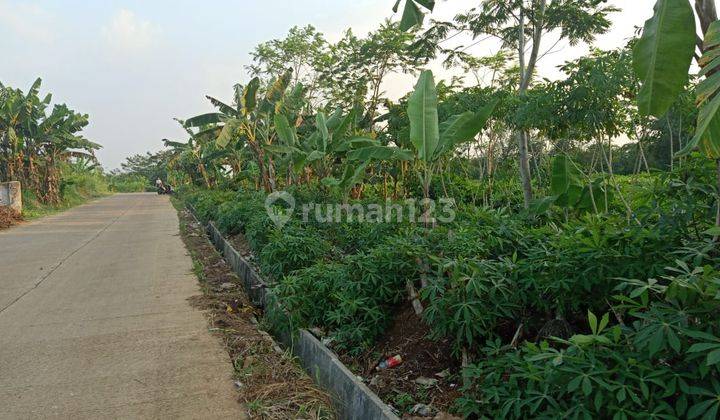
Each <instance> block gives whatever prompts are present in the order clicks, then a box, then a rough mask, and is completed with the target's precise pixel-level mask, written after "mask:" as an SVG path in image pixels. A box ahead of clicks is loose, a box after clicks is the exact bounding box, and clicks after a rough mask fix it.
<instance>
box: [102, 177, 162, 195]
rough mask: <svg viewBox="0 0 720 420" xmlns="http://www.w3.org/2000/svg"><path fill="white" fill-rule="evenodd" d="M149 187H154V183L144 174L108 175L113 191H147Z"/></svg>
mask: <svg viewBox="0 0 720 420" xmlns="http://www.w3.org/2000/svg"><path fill="white" fill-rule="evenodd" d="M149 188H152V184H151V183H150V181H148V179H147V178H145V177H144V176H142V175H137V174H111V175H109V176H108V189H109V190H110V191H112V192H119V193H131V192H145V191H147V190H148V189H149Z"/></svg>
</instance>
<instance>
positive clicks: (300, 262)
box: [260, 225, 332, 279]
mask: <svg viewBox="0 0 720 420" xmlns="http://www.w3.org/2000/svg"><path fill="white" fill-rule="evenodd" d="M331 250H332V246H331V245H330V243H329V242H328V241H326V240H325V239H324V238H323V237H322V236H321V235H320V233H319V232H317V231H314V230H310V229H304V228H302V227H298V226H296V225H287V226H285V227H284V228H283V229H282V230H281V229H274V230H272V232H271V233H270V234H269V235H268V242H267V244H265V245H264V246H263V247H262V251H261V252H260V265H261V267H262V270H263V273H265V274H267V275H269V276H270V277H271V278H274V279H277V278H280V277H281V276H282V275H286V274H289V273H291V272H292V271H295V270H299V269H302V268H306V267H309V266H311V265H313V264H314V263H316V262H318V261H321V260H324V259H325V258H327V257H329V255H330V253H331Z"/></svg>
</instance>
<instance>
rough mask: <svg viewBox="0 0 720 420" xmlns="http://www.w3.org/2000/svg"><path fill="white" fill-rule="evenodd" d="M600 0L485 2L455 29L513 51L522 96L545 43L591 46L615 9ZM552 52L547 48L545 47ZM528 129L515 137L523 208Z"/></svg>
mask: <svg viewBox="0 0 720 420" xmlns="http://www.w3.org/2000/svg"><path fill="white" fill-rule="evenodd" d="M603 3H604V2H602V1H600V0H551V1H549V2H548V1H547V0H485V1H483V2H482V3H481V5H480V6H479V7H477V8H476V9H473V10H471V11H469V12H467V13H464V14H460V15H458V16H457V17H456V20H457V23H458V28H459V29H461V30H467V31H470V32H472V34H473V36H475V37H479V36H492V37H496V38H498V39H499V40H501V42H502V43H503V46H504V47H506V48H508V49H510V50H512V51H514V52H515V55H516V58H517V61H518V64H519V75H520V77H519V79H518V81H517V86H516V88H517V93H518V95H520V96H524V95H526V94H527V92H528V89H529V88H530V86H531V84H532V82H533V80H534V78H535V75H536V69H537V64H538V61H540V60H541V59H542V58H543V57H544V56H545V54H546V53H547V52H548V51H549V50H547V51H545V52H543V51H542V44H543V42H544V41H547V38H554V43H553V47H554V46H555V45H557V44H558V43H560V42H562V41H567V42H569V43H570V44H571V45H574V44H577V43H579V42H581V41H583V42H587V43H590V42H592V41H593V39H594V38H595V36H596V35H598V34H601V33H604V32H606V31H607V30H608V29H609V28H610V25H611V22H610V21H609V19H608V15H609V14H610V13H612V12H614V11H616V10H617V9H615V8H613V7H608V6H603V5H602V4H603ZM550 49H552V47H551V48H550ZM528 136H529V133H528V131H527V130H522V129H519V130H517V132H516V133H515V137H516V139H517V143H518V149H519V153H518V155H519V165H520V177H521V181H522V187H523V195H524V201H525V206H526V207H527V206H529V204H530V202H531V200H532V198H533V193H532V183H531V179H532V178H531V173H530V163H529V162H530V161H529V153H528Z"/></svg>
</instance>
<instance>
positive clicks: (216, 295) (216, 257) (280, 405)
mask: <svg viewBox="0 0 720 420" xmlns="http://www.w3.org/2000/svg"><path fill="white" fill-rule="evenodd" d="M175 206H176V209H178V217H179V219H180V232H181V236H182V239H183V241H184V242H185V246H186V247H187V249H188V250H189V251H190V255H191V256H192V259H193V263H194V270H195V273H196V275H197V276H198V279H199V281H200V286H201V290H202V292H203V295H201V296H196V297H194V298H192V300H191V303H192V304H193V305H194V306H196V307H197V308H199V309H202V310H204V311H206V313H207V314H208V320H209V322H210V324H211V331H212V332H213V333H214V334H215V335H217V336H218V337H219V338H220V339H221V340H222V342H223V344H224V347H225V348H226V350H227V351H228V353H229V355H230V358H231V360H232V362H233V366H234V369H235V372H234V377H235V380H236V382H235V385H236V389H237V392H238V399H239V401H240V402H242V403H243V404H244V405H245V407H247V410H248V415H249V416H250V417H251V418H265V419H332V418H335V415H334V413H333V411H332V409H331V408H330V407H331V405H330V398H329V396H328V395H327V394H325V393H324V392H323V391H322V390H320V389H319V388H317V387H316V386H315V384H314V383H313V381H312V379H310V377H309V376H308V375H307V374H306V373H305V372H304V371H303V370H302V368H301V367H300V366H299V365H298V364H297V362H296V361H295V359H294V358H293V357H291V355H290V354H289V353H287V352H284V351H283V350H282V349H280V347H279V346H278V345H277V344H276V343H275V342H274V341H273V339H272V338H271V337H270V336H269V335H268V333H266V332H265V331H262V330H261V329H260V328H259V326H258V321H257V320H258V319H259V318H260V316H261V314H260V313H259V312H258V310H257V309H256V308H254V307H253V306H252V305H251V303H250V301H249V299H248V297H247V296H246V295H245V293H244V292H243V290H242V286H241V283H240V279H239V278H238V277H237V276H236V275H235V273H234V272H233V271H232V269H231V268H230V266H229V265H228V264H227V263H226V262H225V260H224V259H223V258H222V256H221V255H220V254H219V253H218V252H217V251H216V250H215V248H214V247H213V246H212V245H211V244H210V242H209V241H208V239H207V237H206V236H205V232H204V229H203V228H202V227H201V226H200V225H199V224H198V223H197V222H196V221H195V219H194V218H193V217H192V215H190V213H189V212H188V211H187V210H185V209H184V208H182V207H181V205H179V204H178V203H177V202H176V203H175Z"/></svg>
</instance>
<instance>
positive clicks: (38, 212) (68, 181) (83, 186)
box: [22, 166, 109, 219]
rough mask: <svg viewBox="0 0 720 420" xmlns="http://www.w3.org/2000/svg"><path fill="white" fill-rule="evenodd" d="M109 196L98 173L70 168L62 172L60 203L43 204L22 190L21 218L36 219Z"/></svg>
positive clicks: (32, 194)
mask: <svg viewBox="0 0 720 420" xmlns="http://www.w3.org/2000/svg"><path fill="white" fill-rule="evenodd" d="M108 194H109V192H108V186H107V181H106V179H105V177H104V176H103V175H102V174H101V173H100V172H98V171H89V172H88V171H81V170H78V169H76V168H73V167H71V166H68V167H65V168H63V170H62V180H61V184H60V202H58V203H51V204H48V203H43V202H42V201H41V200H39V199H38V197H37V196H36V195H35V194H34V193H33V192H32V191H30V190H29V189H27V188H24V189H23V190H22V199H23V217H24V218H26V219H37V218H40V217H44V216H48V215H51V214H54V213H58V212H61V211H64V210H67V209H70V208H72V207H76V206H79V205H81V204H84V203H86V202H87V201H89V200H93V199H96V198H100V197H104V196H107V195H108Z"/></svg>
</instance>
